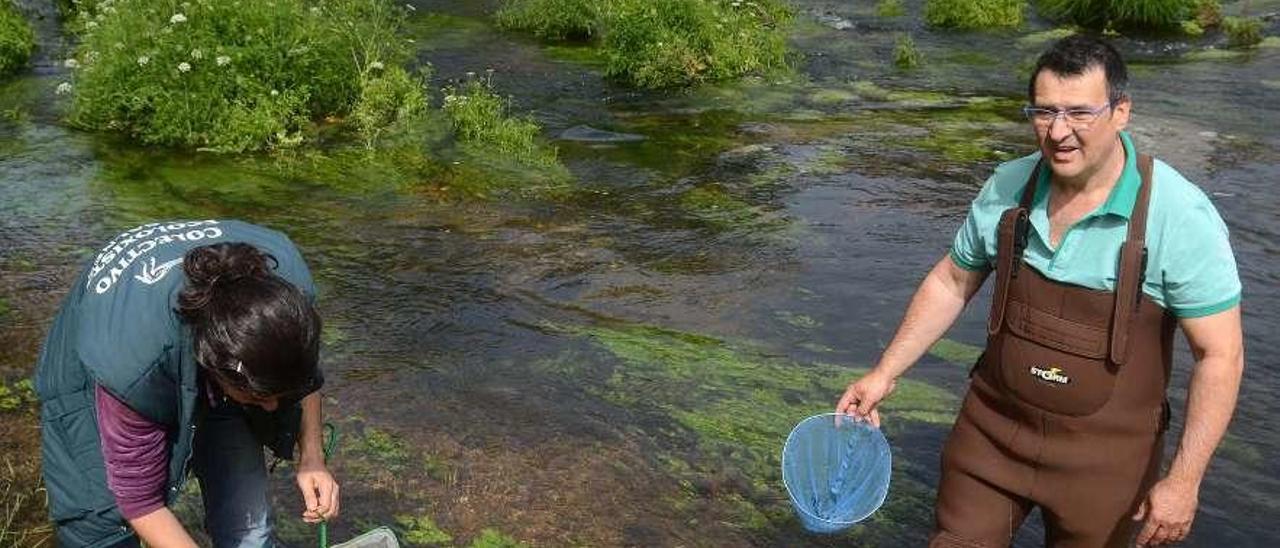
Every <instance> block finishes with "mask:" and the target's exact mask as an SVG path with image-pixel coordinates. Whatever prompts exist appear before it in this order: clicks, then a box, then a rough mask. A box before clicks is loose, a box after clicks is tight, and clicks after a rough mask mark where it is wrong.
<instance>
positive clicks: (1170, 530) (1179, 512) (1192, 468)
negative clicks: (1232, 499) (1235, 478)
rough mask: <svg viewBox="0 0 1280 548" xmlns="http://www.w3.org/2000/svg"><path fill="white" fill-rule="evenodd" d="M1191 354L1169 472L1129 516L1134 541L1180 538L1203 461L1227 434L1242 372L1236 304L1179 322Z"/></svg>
mask: <svg viewBox="0 0 1280 548" xmlns="http://www.w3.org/2000/svg"><path fill="white" fill-rule="evenodd" d="M1181 323H1182V331H1183V332H1184V333H1186V335H1187V341H1188V342H1190V343H1191V352H1192V354H1193V355H1194V356H1195V358H1196V365H1195V370H1194V371H1193V372H1192V374H1191V386H1190V390H1189V394H1188V396H1187V415H1186V417H1187V420H1186V426H1184V427H1183V430H1182V438H1181V440H1180V441H1179V443H1178V453H1177V455H1176V456H1175V457H1174V459H1173V464H1172V466H1170V467H1169V474H1168V475H1167V476H1165V477H1164V479H1161V480H1160V481H1159V482H1158V483H1156V484H1155V486H1153V487H1152V488H1151V492H1150V493H1148V494H1147V497H1146V499H1145V500H1144V501H1143V503H1142V505H1141V506H1140V507H1139V508H1138V513H1137V514H1135V515H1134V516H1133V518H1134V519H1135V520H1143V521H1145V522H1146V523H1145V525H1144V526H1143V528H1142V531H1141V532H1140V533H1139V534H1138V538H1137V545H1138V546H1149V545H1157V546H1158V545H1161V544H1165V543H1169V542H1178V541H1180V540H1182V539H1184V538H1186V536H1187V533H1189V532H1190V531H1191V524H1192V522H1194V521H1195V515H1196V508H1197V506H1199V497H1200V482H1201V481H1202V480H1203V479H1204V474H1205V470H1206V469H1208V467H1209V459H1210V458H1211V457H1212V456H1213V451H1214V450H1215V449H1217V447H1218V443H1219V442H1221V441H1222V437H1223V436H1224V435H1225V434H1226V432H1227V425H1228V424H1229V423H1230V422H1231V415H1232V413H1234V412H1235V408H1236V396H1237V394H1238V393H1239V390H1240V378H1241V376H1242V375H1243V374H1244V334H1243V332H1242V329H1241V327H1240V307H1238V306H1237V307H1233V308H1232V309H1231V310H1226V311H1223V312H1219V313H1217V314H1214V315H1212V316H1205V317H1203V318H1188V319H1184V320H1182V322H1181Z"/></svg>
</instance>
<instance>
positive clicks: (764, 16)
mask: <svg viewBox="0 0 1280 548" xmlns="http://www.w3.org/2000/svg"><path fill="white" fill-rule="evenodd" d="M612 11H613V16H612V18H611V21H610V22H609V24H608V26H607V30H606V31H605V35H604V42H603V45H604V51H605V54H606V55H607V57H608V65H607V67H606V69H605V72H606V74H608V75H609V76H611V77H614V78H616V79H618V80H620V81H623V82H626V83H628V84H631V85H634V86H637V87H642V88H665V87H676V86H687V85H691V84H697V83H701V82H706V81H715V80H725V79H729V78H734V77H738V76H743V75H746V74H751V73H767V72H770V71H774V70H778V69H781V68H782V67H784V66H785V65H786V53H787V47H786V36H785V35H784V34H783V32H782V30H781V27H782V25H783V24H784V23H785V22H787V21H789V20H790V17H791V13H790V11H789V10H788V9H787V8H786V6H785V5H783V4H781V3H778V2H776V1H774V0H758V1H746V2H743V1H738V0H733V1H732V2H729V1H723V0H619V1H618V2H617V4H616V5H615V6H614V7H613V9H612Z"/></svg>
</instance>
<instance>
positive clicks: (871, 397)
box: [836, 369, 897, 428]
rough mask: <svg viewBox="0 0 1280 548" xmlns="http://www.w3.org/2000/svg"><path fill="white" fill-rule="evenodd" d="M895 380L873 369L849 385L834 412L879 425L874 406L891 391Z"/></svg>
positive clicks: (895, 382) (895, 383)
mask: <svg viewBox="0 0 1280 548" xmlns="http://www.w3.org/2000/svg"><path fill="white" fill-rule="evenodd" d="M895 385H897V381H895V380H893V378H892V377H890V376H888V375H885V374H883V373H880V372H878V370H875V369H873V370H872V371H871V372H870V373H867V374H866V375H863V376H862V378H860V379H858V380H857V381H856V382H854V383H852V384H850V385H849V388H846V389H845V391H844V396H842V397H841V398H840V403H837V404H836V413H842V414H846V415H853V416H855V417H858V418H860V419H864V420H870V421H871V424H873V425H875V427H876V428H879V427H880V411H879V410H877V409H876V406H878V405H880V401H881V400H883V399H884V398H885V397H887V396H888V395H889V394H891V393H893V388H894V386H895Z"/></svg>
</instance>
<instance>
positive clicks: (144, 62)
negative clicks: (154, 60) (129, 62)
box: [138, 55, 151, 67]
mask: <svg viewBox="0 0 1280 548" xmlns="http://www.w3.org/2000/svg"><path fill="white" fill-rule="evenodd" d="M150 62H151V58H150V57H147V56H146V55H143V56H141V57H139V58H138V66H142V67H145V66H147V63H150Z"/></svg>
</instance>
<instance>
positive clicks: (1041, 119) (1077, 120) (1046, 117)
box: [1022, 101, 1114, 128]
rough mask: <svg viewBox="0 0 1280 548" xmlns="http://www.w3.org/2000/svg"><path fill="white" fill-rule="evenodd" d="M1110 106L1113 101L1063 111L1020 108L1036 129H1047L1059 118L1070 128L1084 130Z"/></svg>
mask: <svg viewBox="0 0 1280 548" xmlns="http://www.w3.org/2000/svg"><path fill="white" fill-rule="evenodd" d="M1112 104H1114V101H1108V102H1107V104H1105V105H1102V106H1100V107H1098V108H1069V109H1065V110H1063V109H1056V108H1044V107H1033V106H1025V107H1022V114H1023V115H1025V116H1026V117H1027V119H1028V120H1031V123H1032V124H1035V125H1036V127H1049V126H1051V125H1053V121H1054V120H1057V119H1058V118H1059V117H1061V118H1062V119H1063V120H1065V121H1066V122H1067V125H1069V126H1071V127H1074V128H1085V127H1089V125H1091V124H1093V123H1094V122H1095V121H1097V120H1098V116H1101V115H1102V112H1103V111H1105V110H1107V109H1109V108H1111V105H1112Z"/></svg>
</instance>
